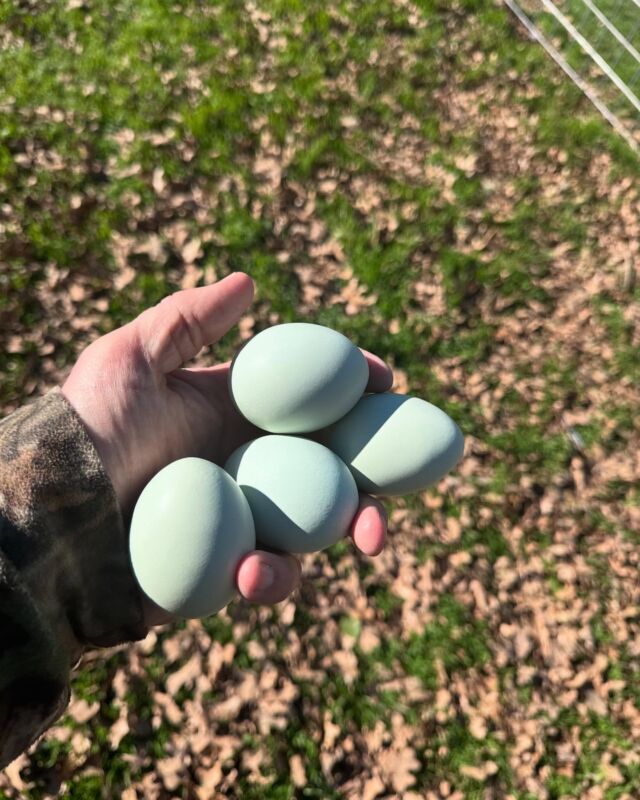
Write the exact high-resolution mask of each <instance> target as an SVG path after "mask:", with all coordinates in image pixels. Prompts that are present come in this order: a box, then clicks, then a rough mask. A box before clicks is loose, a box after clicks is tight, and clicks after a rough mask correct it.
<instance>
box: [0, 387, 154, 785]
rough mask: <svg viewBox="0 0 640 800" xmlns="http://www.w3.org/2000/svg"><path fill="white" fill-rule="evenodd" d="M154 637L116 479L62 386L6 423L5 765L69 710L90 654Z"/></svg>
mask: <svg viewBox="0 0 640 800" xmlns="http://www.w3.org/2000/svg"><path fill="white" fill-rule="evenodd" d="M146 633H147V630H146V628H145V625H144V622H143V613H142V604H141V597H140V594H139V592H138V589H137V586H136V582H135V579H134V577H133V573H132V571H131V566H130V560H129V549H128V545H127V535H126V531H125V527H124V523H123V519H122V515H121V513H120V510H119V507H118V503H117V500H116V496H115V493H114V490H113V487H112V484H111V481H110V480H109V477H108V476H107V474H106V472H105V470H104V468H103V466H102V464H101V462H100V458H99V456H98V453H97V451H96V449H95V447H94V445H93V443H92V441H91V439H90V437H89V434H88V432H87V430H86V428H85V427H84V425H83V423H82V421H81V420H80V418H79V417H78V415H77V414H76V412H75V411H74V409H73V408H72V406H71V405H70V404H69V403H68V401H67V400H66V398H65V397H64V395H63V394H62V392H61V391H60V389H54V390H53V391H51V392H49V393H48V394H47V395H45V396H44V397H41V398H40V399H38V400H36V401H35V402H32V403H30V404H28V405H26V406H23V407H22V408H20V409H18V410H17V411H15V412H14V413H13V414H11V415H10V416H8V417H6V418H5V419H3V420H2V421H0V769H1V768H3V767H4V766H6V765H7V764H8V763H9V762H10V761H12V760H13V759H14V758H15V757H16V756H18V755H19V754H20V753H21V752H22V751H23V750H25V749H26V748H27V747H28V746H29V745H30V744H31V743H32V742H33V741H34V740H35V739H37V737H38V736H40V734H41V733H43V732H44V731H45V730H46V728H48V727H49V726H50V725H51V724H52V723H53V722H54V721H55V720H56V719H57V718H58V717H59V716H60V715H61V714H62V713H63V711H64V709H65V708H66V705H67V703H68V701H69V678H70V672H71V670H72V668H73V667H74V666H75V665H76V664H77V662H78V660H79V659H80V657H81V656H82V653H83V651H84V650H85V649H87V648H89V647H108V646H112V645H115V644H119V643H122V642H127V641H134V640H137V639H141V638H143V637H144V636H145V635H146Z"/></svg>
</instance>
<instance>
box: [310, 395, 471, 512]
mask: <svg viewBox="0 0 640 800" xmlns="http://www.w3.org/2000/svg"><path fill="white" fill-rule="evenodd" d="M318 438H319V439H320V441H322V442H323V443H324V444H325V445H326V446H327V447H329V448H330V449H331V450H332V451H333V452H334V453H336V454H337V455H338V456H340V458H341V459H342V460H343V461H344V463H345V464H346V465H347V466H348V467H349V469H350V470H351V474H352V475H353V477H354V478H355V481H356V483H357V485H358V488H359V489H360V490H361V491H363V492H368V493H369V494H377V495H387V496H391V495H402V494H409V493H411V492H417V491H420V490H422V489H425V488H426V487H428V486H431V485H432V484H434V483H436V482H437V481H439V480H440V479H441V478H442V477H444V475H446V474H447V472H450V471H451V470H452V469H453V468H454V467H455V465H456V464H457V463H458V461H460V459H461V458H462V453H463V450H464V437H463V435H462V431H461V430H460V428H459V427H458V426H457V425H456V423H455V422H454V421H453V420H452V419H451V417H449V416H448V415H447V414H445V412H444V411H442V410H441V409H439V408H438V407H437V406H434V405H433V404H432V403H428V402H427V401H426V400H421V399H420V398H419V397H409V396H407V395H401V394H394V393H391V392H385V393H383V394H370V395H365V396H364V397H363V398H362V399H361V400H360V401H359V402H358V403H357V404H356V405H355V406H354V407H353V408H352V409H351V411H349V413H348V414H346V415H345V416H344V417H343V418H342V419H341V420H339V421H338V422H336V423H335V424H334V425H331V426H330V427H329V428H327V429H326V430H324V431H322V432H321V433H320V434H319V436H318Z"/></svg>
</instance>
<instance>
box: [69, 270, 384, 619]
mask: <svg viewBox="0 0 640 800" xmlns="http://www.w3.org/2000/svg"><path fill="white" fill-rule="evenodd" d="M252 299H253V282H252V280H251V278H249V276H248V275H245V274H244V273H233V274H232V275H229V276H228V277H227V278H225V279H224V280H222V281H220V282H218V283H216V284H213V285H211V286H206V287H201V288H198V289H188V290H185V291H182V292H176V293H175V294H173V295H171V296H169V297H166V298H165V299H164V300H163V301H162V302H161V303H159V304H158V305H157V306H154V307H153V308H149V309H147V310H146V311H144V312H143V313H142V314H141V315H140V316H139V317H137V318H136V319H135V320H133V321H132V322H130V323H129V324H127V325H124V326H123V327H121V328H118V329H117V330H115V331H113V332H112V333H109V334H107V335H106V336H103V337H101V338H100V339H98V340H97V341H95V342H94V343H93V344H91V345H90V346H89V347H87V349H86V350H85V351H84V352H83V353H82V354H81V356H80V358H79V359H78V361H77V362H76V364H75V365H74V367H73V369H72V371H71V373H70V375H69V377H68V379H67V381H66V382H65V384H64V386H63V388H62V391H63V393H64V394H65V396H66V397H67V399H68V400H69V402H70V403H71V404H72V405H73V406H74V408H75V409H76V411H77V412H78V414H79V415H80V417H81V419H82V420H83V422H84V423H85V425H86V427H87V428H88V430H89V433H90V434H91V436H92V439H93V441H94V443H95V444H96V447H97V449H98V451H99V453H100V456H101V458H102V461H103V464H104V466H105V468H106V470H107V472H108V473H109V476H110V478H111V480H112V483H113V485H114V488H115V491H116V495H117V497H118V502H119V503H120V507H121V510H122V513H123V516H124V519H125V522H126V523H128V522H129V521H130V518H131V514H132V511H133V507H134V505H135V502H136V500H137V498H138V497H139V495H140V492H141V491H142V489H143V488H144V486H145V485H146V483H147V482H148V481H149V480H150V479H151V478H152V477H153V475H155V473H157V472H158V471H159V470H161V469H162V468H163V467H165V466H166V465H167V464H169V463H170V462H172V461H175V460H176V459H178V458H184V457H186V456H199V457H200V458H206V459H208V460H209V461H213V462H214V463H216V464H224V462H225V460H226V458H227V457H228V456H229V455H230V454H231V453H232V452H233V450H235V449H236V447H238V446H240V445H241V444H243V443H244V442H247V441H249V440H250V439H253V438H255V437H256V436H259V435H262V434H263V433H264V432H263V431H261V430H259V429H258V428H256V427H255V426H253V425H252V424H251V423H250V422H248V421H247V420H246V419H245V418H244V417H243V416H242V415H241V414H240V413H239V412H238V411H237V410H236V408H235V406H234V404H233V402H232V400H231V396H230V393H229V384H228V376H229V369H230V363H229V362H226V363H223V364H218V365H216V366H213V367H205V368H185V367H184V366H183V365H184V364H185V363H187V362H188V361H190V360H191V359H192V358H194V357H195V356H196V355H197V354H198V353H199V352H200V350H201V349H202V348H203V347H205V346H206V345H209V344H212V343H213V342H215V341H217V340H218V339H219V338H220V337H221V336H223V335H224V334H225V333H226V332H227V331H228V330H229V329H230V328H231V327H233V325H235V324H236V322H237V321H238V319H239V318H240V316H241V315H242V313H243V312H244V311H245V310H246V309H247V308H248V306H249V305H250V304H251V301H252ZM363 352H364V351H363ZM365 356H366V358H367V361H368V363H369V373H370V380H369V385H368V386H367V391H385V390H386V389H389V388H390V386H391V382H392V375H391V371H390V370H389V369H388V367H386V366H385V365H384V364H383V363H382V362H381V361H380V360H379V359H378V358H377V357H375V356H373V355H372V354H370V353H366V352H365ZM360 500H361V502H360V507H359V509H358V511H357V512H356V515H355V517H354V520H353V523H352V526H351V530H350V533H351V536H352V538H353V539H354V541H355V543H356V545H357V546H358V547H359V548H360V549H361V550H362V551H363V552H365V553H367V554H369V555H375V554H376V553H378V552H380V550H381V549H382V547H383V545H384V538H385V534H386V517H385V513H384V509H383V507H382V506H381V504H380V503H379V502H378V501H377V500H375V499H373V498H371V497H368V496H367V495H361V498H360ZM299 576H300V566H299V563H298V561H297V559H295V558H294V557H293V556H291V555H288V554H276V553H270V552H266V551H255V552H254V553H251V554H250V555H248V556H246V557H245V558H244V559H243V561H242V562H241V564H239V566H238V572H237V584H238V588H239V591H240V592H241V594H243V595H244V596H245V597H246V598H247V599H249V600H253V601H256V602H265V603H273V602H278V601H279V600H282V599H284V598H285V597H286V596H287V595H288V594H289V593H290V592H291V591H292V590H293V589H294V588H295V586H296V585H297V583H298V580H299ZM146 606H147V621H148V622H149V624H156V623H159V622H164V621H166V620H167V619H168V617H167V615H166V614H161V613H160V612H159V610H158V609H157V608H155V607H154V606H153V604H151V603H150V602H148V603H147V604H146Z"/></svg>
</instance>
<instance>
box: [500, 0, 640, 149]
mask: <svg viewBox="0 0 640 800" xmlns="http://www.w3.org/2000/svg"><path fill="white" fill-rule="evenodd" d="M632 1H633V2H634V3H636V5H638V6H639V7H640V0H632ZM542 2H543V3H544V5H545V6H548V5H551V4H550V3H549V2H548V0H542ZM504 3H505V5H506V6H507V7H508V8H509V9H510V10H511V11H512V12H513V13H514V14H515V16H516V17H517V18H518V19H519V20H520V22H521V23H522V25H523V26H524V27H525V28H526V30H527V32H528V33H529V35H530V36H531V37H532V38H533V39H535V40H536V41H538V42H539V43H540V44H541V45H542V47H544V49H545V50H546V51H547V53H549V55H550V56H551V57H552V58H553V60H554V61H555V62H556V63H557V64H558V66H559V67H560V68H561V69H562V70H563V71H564V72H565V73H566V74H567V75H568V76H569V77H570V78H571V80H572V81H573V82H574V83H575V84H576V86H578V88H579V89H581V90H582V91H583V92H584V94H585V95H586V97H587V98H588V99H589V100H590V101H591V102H592V103H593V105H594V106H595V107H596V108H597V109H598V111H599V112H600V114H602V116H603V117H604V118H605V119H606V120H607V122H609V124H610V125H611V126H612V127H613V128H614V129H615V130H616V131H617V132H618V133H619V134H620V136H622V137H623V138H624V140H625V141H626V142H627V144H628V145H629V146H630V147H631V148H632V149H633V150H635V152H636V153H640V144H639V143H638V141H636V139H635V137H634V136H633V134H632V133H631V131H630V130H629V129H628V128H627V127H626V125H625V124H624V123H623V122H622V120H621V119H620V118H619V117H618V116H617V115H616V114H614V113H613V111H611V109H610V108H609V106H608V105H607V104H606V103H605V102H604V101H603V100H602V99H601V98H600V97H599V96H598V94H597V93H596V91H595V90H594V88H593V87H592V86H591V85H590V84H589V83H588V82H587V81H585V80H584V79H583V78H582V77H581V76H580V75H579V74H578V72H576V70H575V69H574V68H573V67H572V66H571V65H570V64H569V63H568V61H567V60H566V58H564V56H563V55H562V54H561V53H560V52H559V51H558V49H557V48H556V47H555V46H554V45H553V44H552V43H551V42H550V41H549V39H548V38H547V37H546V36H545V35H544V34H543V33H542V31H541V30H540V29H539V28H538V26H537V25H535V24H534V22H533V21H532V20H531V19H530V18H529V17H528V16H527V14H525V12H524V11H523V10H522V8H520V6H519V5H518V3H517V2H516V0H504ZM554 11H555V12H556V14H554V16H556V18H557V14H559V13H560V12H558V11H557V9H555V7H554ZM561 16H562V17H563V19H565V20H566V22H567V23H568V25H570V26H571V29H572V30H573V31H574V32H575V33H576V34H577V35H578V36H579V37H580V38H581V39H582V40H583V41H584V42H585V44H587V45H588V47H589V49H590V50H591V51H592V52H593V53H594V54H595V55H596V56H598V59H599V60H600V61H602V62H603V63H604V64H605V65H606V67H607V69H608V71H609V72H611V70H610V68H609V66H608V65H607V64H606V62H605V61H604V59H602V57H601V56H599V54H597V53H596V52H595V51H594V50H593V48H592V47H591V46H590V45H589V43H588V42H586V40H585V39H584V37H583V36H582V35H581V34H580V33H579V32H578V31H577V30H576V28H575V26H574V25H572V23H571V22H569V20H567V19H566V17H564V15H561ZM563 27H564V26H563ZM596 63H597V62H596ZM614 74H615V73H614ZM616 77H617V79H618V82H620V83H622V81H621V79H620V78H619V77H618V76H616ZM616 85H618V83H616ZM623 85H624V84H623ZM625 89H626V90H627V92H629V93H630V94H631V95H632V96H633V97H634V98H635V100H636V101H637V102H638V106H636V107H637V108H638V110H640V101H639V100H638V98H637V97H636V96H635V95H634V94H633V92H631V90H630V89H628V88H627V87H626V86H625ZM625 96H626V93H625Z"/></svg>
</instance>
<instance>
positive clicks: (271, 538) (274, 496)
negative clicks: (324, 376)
mask: <svg viewBox="0 0 640 800" xmlns="http://www.w3.org/2000/svg"><path fill="white" fill-rule="evenodd" d="M224 466H225V469H226V470H227V471H228V472H229V474H230V475H231V476H233V478H235V480H236V481H237V482H238V484H239V485H240V488H241V489H242V491H243V492H244V495H245V497H246V498H247V500H248V502H249V506H250V507H251V512H252V514H253V519H254V522H255V526H256V538H257V540H258V543H259V544H262V545H265V546H267V547H271V548H274V549H277V550H284V551H286V552H288V553H313V552H317V551H319V550H324V549H325V548H326V547H329V546H330V545H332V544H334V543H335V542H337V541H338V540H339V539H341V538H342V537H343V536H344V535H345V534H346V533H347V531H348V529H349V526H350V524H351V521H352V519H353V517H354V515H355V513H356V510H357V508H358V502H359V497H358V488H357V486H356V484H355V481H354V479H353V477H352V475H351V473H350V472H349V470H348V469H347V467H346V466H345V464H343V463H342V461H340V459H339V458H338V457H337V456H336V455H335V454H334V453H332V452H331V450H329V449H327V448H326V447H324V446H323V445H321V444H319V443H318V442H314V441H312V440H310V439H304V438H301V437H297V436H283V435H266V436H261V437H259V438H258V439H254V440H253V441H251V442H248V443H247V444H244V445H242V446H241V447H239V448H238V449H237V450H235V452H233V453H232V454H231V456H230V457H229V459H228V460H227V462H226V463H225V465H224Z"/></svg>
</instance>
